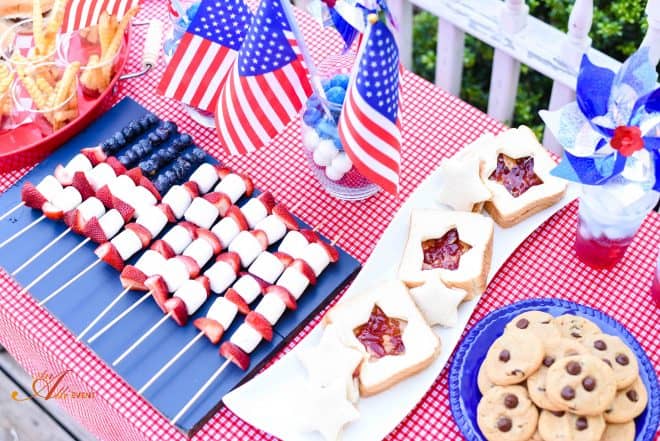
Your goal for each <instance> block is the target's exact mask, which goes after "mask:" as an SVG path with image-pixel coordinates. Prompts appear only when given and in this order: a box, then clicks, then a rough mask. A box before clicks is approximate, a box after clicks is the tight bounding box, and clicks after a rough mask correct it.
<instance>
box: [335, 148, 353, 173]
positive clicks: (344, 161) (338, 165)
mask: <svg viewBox="0 0 660 441" xmlns="http://www.w3.org/2000/svg"><path fill="white" fill-rule="evenodd" d="M330 165H331V166H332V168H334V169H335V170H337V171H338V172H339V173H342V174H346V173H348V172H349V170H350V169H351V168H353V163H352V162H351V159H350V158H349V157H348V155H347V154H346V153H344V152H341V153H339V154H338V155H337V156H335V158H334V159H333V160H332V163H331V164H330Z"/></svg>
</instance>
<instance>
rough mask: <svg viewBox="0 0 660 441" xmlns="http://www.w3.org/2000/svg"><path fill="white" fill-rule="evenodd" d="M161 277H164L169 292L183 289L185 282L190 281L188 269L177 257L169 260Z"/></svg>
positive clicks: (163, 268)
mask: <svg viewBox="0 0 660 441" xmlns="http://www.w3.org/2000/svg"><path fill="white" fill-rule="evenodd" d="M160 275H161V276H163V280H165V283H166V284H167V290H168V291H169V292H175V291H176V290H177V289H179V288H180V287H181V285H182V284H183V282H185V281H186V280H190V275H189V274H188V268H187V267H186V265H185V263H183V262H182V261H181V260H180V259H177V258H175V257H173V258H171V259H167V262H165V265H163V267H162V272H161V273H160Z"/></svg>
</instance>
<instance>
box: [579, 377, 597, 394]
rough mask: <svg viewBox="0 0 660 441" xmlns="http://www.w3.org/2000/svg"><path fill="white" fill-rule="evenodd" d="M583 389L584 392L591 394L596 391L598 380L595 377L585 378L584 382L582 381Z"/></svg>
mask: <svg viewBox="0 0 660 441" xmlns="http://www.w3.org/2000/svg"><path fill="white" fill-rule="evenodd" d="M582 387H584V390H586V391H587V392H591V391H592V390H594V389H596V379H595V378H594V377H584V380H582Z"/></svg>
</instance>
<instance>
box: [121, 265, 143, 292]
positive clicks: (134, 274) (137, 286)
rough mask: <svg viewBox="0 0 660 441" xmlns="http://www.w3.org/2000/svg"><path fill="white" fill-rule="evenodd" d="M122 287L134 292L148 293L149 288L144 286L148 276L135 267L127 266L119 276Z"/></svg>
mask: <svg viewBox="0 0 660 441" xmlns="http://www.w3.org/2000/svg"><path fill="white" fill-rule="evenodd" d="M119 280H120V281H121V286H123V287H124V288H129V289H133V290H140V291H146V290H148V288H147V287H146V285H145V284H144V282H145V281H146V280H147V275H146V274H145V273H143V272H142V271H140V270H139V269H137V268H136V267H134V266H133V265H126V266H125V267H124V269H123V270H121V274H120V275H119Z"/></svg>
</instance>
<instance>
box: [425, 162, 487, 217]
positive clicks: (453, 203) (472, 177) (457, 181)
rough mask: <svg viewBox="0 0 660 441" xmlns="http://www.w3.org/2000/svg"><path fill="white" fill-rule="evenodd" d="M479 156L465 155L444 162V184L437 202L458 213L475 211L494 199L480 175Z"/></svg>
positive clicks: (441, 170)
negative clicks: (483, 203) (482, 204)
mask: <svg viewBox="0 0 660 441" xmlns="http://www.w3.org/2000/svg"><path fill="white" fill-rule="evenodd" d="M480 162H481V160H480V158H479V155H476V154H474V155H465V156H464V157H461V158H460V159H459V158H449V159H445V160H444V161H442V164H441V165H440V173H441V175H442V183H441V185H440V188H439V189H438V193H437V200H438V202H440V203H441V204H445V205H448V206H450V207H451V208H453V209H454V210H458V211H473V209H474V208H475V205H476V206H479V205H480V204H481V203H482V202H485V201H488V200H490V198H491V197H492V195H491V193H490V190H488V188H487V187H486V185H484V183H483V181H482V180H481V177H480V175H479V172H480V170H479V167H480Z"/></svg>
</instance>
